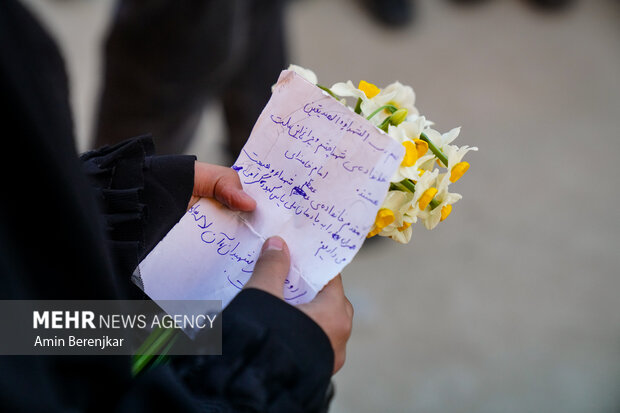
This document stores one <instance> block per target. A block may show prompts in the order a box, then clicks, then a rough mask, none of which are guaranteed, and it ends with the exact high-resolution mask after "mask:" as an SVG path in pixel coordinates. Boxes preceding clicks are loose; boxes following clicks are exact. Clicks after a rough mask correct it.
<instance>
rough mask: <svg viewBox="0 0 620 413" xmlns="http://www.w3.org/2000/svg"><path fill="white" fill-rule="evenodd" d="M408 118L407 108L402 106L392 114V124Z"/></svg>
mask: <svg viewBox="0 0 620 413" xmlns="http://www.w3.org/2000/svg"><path fill="white" fill-rule="evenodd" d="M406 118H407V109H404V108H401V109H398V110H397V111H396V112H394V113H392V116H390V124H392V125H394V126H397V125H399V124H401V123H402V122H403V121H404V120H405V119H406Z"/></svg>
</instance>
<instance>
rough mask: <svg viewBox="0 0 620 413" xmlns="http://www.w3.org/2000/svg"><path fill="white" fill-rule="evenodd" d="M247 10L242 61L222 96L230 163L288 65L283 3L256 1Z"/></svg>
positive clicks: (239, 150) (245, 139)
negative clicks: (246, 30) (246, 35)
mask: <svg viewBox="0 0 620 413" xmlns="http://www.w3.org/2000/svg"><path fill="white" fill-rule="evenodd" d="M248 11H249V15H248V19H249V26H248V27H249V33H248V37H247V39H248V42H247V44H246V46H247V47H246V50H245V53H244V54H243V61H242V62H241V65H240V67H239V68H238V70H236V71H235V73H234V76H233V78H232V79H231V81H230V82H229V83H228V84H227V87H226V89H225V90H224V92H223V94H222V103H223V106H224V113H225V117H226V124H227V126H228V134H229V135H228V140H227V150H228V153H229V155H230V157H231V161H234V160H235V159H236V158H237V155H238V154H239V152H241V148H242V147H243V145H244V144H245V142H246V141H247V139H248V137H249V135H250V132H251V131H252V127H253V126H254V123H255V122H256V120H257V119H258V116H259V115H260V113H261V111H262V109H263V107H264V106H265V104H266V103H267V101H268V100H269V97H270V96H271V86H272V85H273V84H274V83H276V81H277V80H278V75H279V74H280V71H282V70H283V69H286V67H287V66H288V64H287V61H286V60H287V58H286V47H285V39H284V21H283V19H284V2H283V1H268V2H266V1H259V0H256V1H254V2H253V3H252V6H251V7H250V9H249V10H248Z"/></svg>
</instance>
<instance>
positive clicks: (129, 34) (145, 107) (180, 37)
mask: <svg viewBox="0 0 620 413" xmlns="http://www.w3.org/2000/svg"><path fill="white" fill-rule="evenodd" d="M283 13H284V0H184V1H176V0H148V1H145V0H118V3H117V8H116V10H115V13H114V16H113V18H112V22H111V26H110V30H109V32H108V35H107V37H106V42H105V49H104V51H105V54H104V63H105V69H104V79H103V89H102V94H101V100H100V103H99V111H98V123H97V127H96V140H95V146H101V145H104V144H114V143H117V142H120V141H121V140H123V139H125V138H126V137H127V136H135V135H137V134H141V133H145V132H150V133H152V134H153V135H154V136H155V143H156V146H157V148H158V150H159V151H162V153H182V152H183V151H184V150H185V149H186V148H187V145H188V143H189V142H190V140H191V139H192V138H193V136H194V133H195V131H196V128H197V127H198V122H199V120H200V118H201V116H202V113H203V110H204V108H205V105H206V104H207V102H209V101H212V100H215V99H218V100H221V102H222V107H223V110H224V115H225V117H226V126H227V129H228V139H227V149H228V153H229V155H230V156H231V158H232V159H231V160H232V161H234V159H236V157H237V156H238V154H239V152H240V151H241V148H242V147H243V145H244V144H245V142H246V140H247V138H248V136H249V135H250V131H251V130H252V127H253V126H254V122H256V119H257V118H258V116H259V115H260V113H261V111H262V109H263V107H264V106H265V104H266V103H267V101H268V100H269V97H270V95H271V85H273V84H274V83H275V82H276V81H277V79H278V75H279V73H280V71H281V70H282V69H284V68H285V66H286V57H285V44H284V28H283V20H284V16H283Z"/></svg>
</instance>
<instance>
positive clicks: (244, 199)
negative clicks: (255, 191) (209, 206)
mask: <svg viewBox="0 0 620 413" xmlns="http://www.w3.org/2000/svg"><path fill="white" fill-rule="evenodd" d="M193 195H194V196H192V200H191V201H190V206H191V205H192V201H193V202H196V200H197V199H196V197H205V198H215V199H217V200H218V201H220V202H221V203H222V204H224V205H226V206H227V207H228V208H230V209H232V210H235V211H247V212H250V211H253V210H254V209H255V208H256V201H254V200H253V199H252V197H250V196H249V195H248V194H246V193H245V192H243V188H242V186H241V181H239V175H237V173H236V172H235V171H233V170H232V169H230V168H226V167H224V166H219V165H211V164H207V163H203V162H196V164H195V168H194V191H193Z"/></svg>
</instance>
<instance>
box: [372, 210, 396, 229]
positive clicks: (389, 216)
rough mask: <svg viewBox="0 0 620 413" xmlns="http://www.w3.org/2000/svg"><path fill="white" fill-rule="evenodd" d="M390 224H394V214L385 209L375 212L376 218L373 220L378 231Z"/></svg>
mask: <svg viewBox="0 0 620 413" xmlns="http://www.w3.org/2000/svg"><path fill="white" fill-rule="evenodd" d="M392 222H394V213H393V212H392V211H391V210H389V209H387V208H381V209H380V210H379V212H377V218H375V225H376V226H377V228H378V229H379V230H382V229H383V228H385V227H387V226H388V225H390V224H391V223H392Z"/></svg>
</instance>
